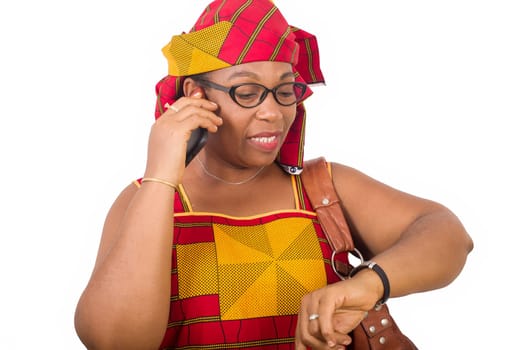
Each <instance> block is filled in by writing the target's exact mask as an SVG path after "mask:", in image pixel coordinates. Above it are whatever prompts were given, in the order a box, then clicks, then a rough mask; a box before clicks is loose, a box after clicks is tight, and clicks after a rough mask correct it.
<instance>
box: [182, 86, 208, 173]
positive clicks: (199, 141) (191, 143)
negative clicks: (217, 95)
mask: <svg viewBox="0 0 524 350" xmlns="http://www.w3.org/2000/svg"><path fill="white" fill-rule="evenodd" d="M195 92H200V93H201V94H202V98H206V95H205V92H204V89H203V88H202V87H198V88H196V89H195V90H194V91H193V94H194V93H195ZM206 141H207V130H206V129H204V128H197V129H195V130H193V131H192V132H191V136H190V137H189V140H188V141H187V151H186V166H187V165H188V164H189V162H191V161H192V160H193V158H195V156H196V155H197V154H198V152H200V150H201V149H202V147H204V145H205V144H206Z"/></svg>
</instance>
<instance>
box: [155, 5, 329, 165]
mask: <svg viewBox="0 0 524 350" xmlns="http://www.w3.org/2000/svg"><path fill="white" fill-rule="evenodd" d="M162 52H163V53H164V56H165V57H166V59H167V61H168V74H169V75H168V76H166V77H164V78H163V79H162V80H160V81H159V82H158V83H157V85H156V94H157V104H156V111H155V116H156V118H158V117H160V115H162V113H163V112H164V105H165V104H166V103H169V104H172V103H174V102H175V101H176V100H177V99H178V98H180V97H181V96H182V94H183V91H182V88H181V87H182V82H183V80H184V78H185V77H186V76H188V75H193V74H200V73H205V72H210V71H213V70H217V69H221V68H227V67H231V66H233V65H238V64H242V63H249V62H256V61H273V62H287V63H290V64H291V65H292V66H293V70H294V72H295V75H296V81H299V82H305V83H308V84H316V83H324V77H323V75H322V71H321V70H320V59H319V52H318V44H317V40H316V37H315V36H314V35H312V34H309V33H307V32H306V31H304V30H301V29H299V28H296V27H293V26H290V25H289V24H288V23H287V21H286V20H285V19H284V17H283V16H282V14H281V13H280V11H279V10H278V8H277V7H276V6H275V5H274V4H273V2H272V1H269V0H217V1H213V2H212V3H210V4H209V5H208V6H207V7H206V9H205V10H204V12H203V13H202V14H201V16H200V17H199V19H198V20H197V22H196V23H195V25H194V26H193V28H192V29H191V31H190V32H189V33H182V34H180V35H175V36H173V37H172V39H171V41H170V42H169V43H168V44H167V45H166V46H165V47H164V48H163V49H162ZM311 93H312V91H311V90H310V89H308V91H307V93H306V96H305V97H304V98H307V97H308V96H310V95H311ZM304 136H305V109H304V105H303V101H301V102H300V103H298V104H297V116H296V118H295V121H294V122H293V124H292V125H291V129H290V131H289V133H288V135H287V138H286V140H285V142H284V144H283V145H282V147H281V149H280V153H279V156H278V159H277V162H278V163H279V164H281V165H282V167H283V168H284V169H285V170H286V171H287V172H289V173H291V174H299V173H300V171H301V167H302V163H303V157H304Z"/></svg>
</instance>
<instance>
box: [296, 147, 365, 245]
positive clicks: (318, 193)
mask: <svg viewBox="0 0 524 350" xmlns="http://www.w3.org/2000/svg"><path fill="white" fill-rule="evenodd" d="M300 177H301V179H302V183H303V184H304V188H305V189H306V193H307V195H308V197H309V200H310V201H311V204H312V205H313V208H314V209H315V212H316V213H317V216H318V219H319V222H320V225H321V226H322V229H323V230H324V233H325V234H326V237H327V239H328V242H329V245H330V246H331V249H333V251H334V252H336V253H341V252H352V251H354V250H355V244H354V243H353V238H352V237H351V231H350V230H349V227H348V225H347V222H346V219H345V217H344V213H343V212H342V207H341V205H340V199H339V198H338V195H337V192H336V191H335V186H334V185H333V180H332V178H331V174H330V172H329V171H328V167H327V162H326V160H325V158H324V157H319V158H315V159H310V160H307V161H305V162H304V171H302V174H301V175H300Z"/></svg>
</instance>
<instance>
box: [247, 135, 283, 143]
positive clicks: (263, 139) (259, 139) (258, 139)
mask: <svg viewBox="0 0 524 350" xmlns="http://www.w3.org/2000/svg"><path fill="white" fill-rule="evenodd" d="M276 138H277V137H276V136H270V137H253V138H251V139H252V140H254V141H256V142H260V143H270V142H274V141H275V140H276Z"/></svg>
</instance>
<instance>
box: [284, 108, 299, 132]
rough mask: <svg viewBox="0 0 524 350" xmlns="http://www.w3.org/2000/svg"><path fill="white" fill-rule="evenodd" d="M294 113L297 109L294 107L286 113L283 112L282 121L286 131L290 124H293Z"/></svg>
mask: <svg viewBox="0 0 524 350" xmlns="http://www.w3.org/2000/svg"><path fill="white" fill-rule="evenodd" d="M296 115H297V111H296V110H295V109H293V110H291V111H289V112H288V113H284V123H285V127H286V130H287V131H289V129H290V128H291V125H293V122H294V121H295V118H296Z"/></svg>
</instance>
